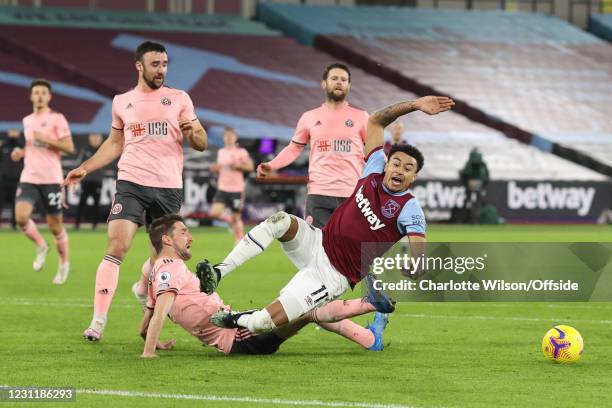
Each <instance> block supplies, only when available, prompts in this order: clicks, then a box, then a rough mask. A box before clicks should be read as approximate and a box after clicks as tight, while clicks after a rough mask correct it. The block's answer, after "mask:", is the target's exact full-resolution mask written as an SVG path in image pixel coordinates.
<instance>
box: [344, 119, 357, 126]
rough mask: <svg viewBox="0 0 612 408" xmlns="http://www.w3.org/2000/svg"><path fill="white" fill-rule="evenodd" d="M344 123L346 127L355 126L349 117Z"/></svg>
mask: <svg viewBox="0 0 612 408" xmlns="http://www.w3.org/2000/svg"><path fill="white" fill-rule="evenodd" d="M344 124H345V125H346V127H353V126H355V124H354V123H353V121H352V120H350V119H347V120H346V122H344Z"/></svg>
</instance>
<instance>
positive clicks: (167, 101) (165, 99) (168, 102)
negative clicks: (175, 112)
mask: <svg viewBox="0 0 612 408" xmlns="http://www.w3.org/2000/svg"><path fill="white" fill-rule="evenodd" d="M161 103H162V105H164V106H169V105H170V104H171V103H172V102H171V101H170V99H168V98H166V97H165V96H164V97H163V98H162V100H161Z"/></svg>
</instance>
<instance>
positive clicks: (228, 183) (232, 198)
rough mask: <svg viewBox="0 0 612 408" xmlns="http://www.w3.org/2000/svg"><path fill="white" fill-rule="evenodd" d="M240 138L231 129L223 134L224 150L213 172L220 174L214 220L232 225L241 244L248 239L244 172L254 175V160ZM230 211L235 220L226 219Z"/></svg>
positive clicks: (218, 154)
mask: <svg viewBox="0 0 612 408" xmlns="http://www.w3.org/2000/svg"><path fill="white" fill-rule="evenodd" d="M237 142H238V135H237V134H236V131H235V130H234V129H232V128H230V127H227V128H225V132H224V133H223V143H224V147H223V148H222V149H220V150H219V152H218V153H217V163H215V164H213V165H211V166H210V170H211V171H213V172H217V173H219V179H218V180H217V193H216V194H215V197H214V198H213V205H212V208H211V209H210V216H211V217H212V218H217V219H220V220H224V221H228V222H229V224H230V226H231V228H232V231H233V232H234V240H235V241H236V242H238V241H240V240H241V239H242V237H243V236H244V224H243V223H242V207H243V205H244V172H250V171H253V169H254V166H253V160H251V157H250V156H249V152H247V151H246V149H244V148H242V147H239V146H238V144H237ZM226 208H229V210H230V211H231V213H232V214H231V216H230V218H229V219H226V218H224V215H225V209H226Z"/></svg>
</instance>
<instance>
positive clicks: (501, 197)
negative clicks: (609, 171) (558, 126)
mask: <svg viewBox="0 0 612 408" xmlns="http://www.w3.org/2000/svg"><path fill="white" fill-rule="evenodd" d="M413 193H414V195H415V196H416V198H417V199H418V200H419V202H420V204H421V206H422V207H423V209H424V211H425V216H426V217H427V219H428V220H429V221H444V220H448V219H450V216H451V211H452V209H453V208H463V206H464V203H465V199H466V195H465V188H464V187H463V185H461V183H459V182H458V181H447V180H421V181H418V182H417V184H416V185H415V186H414V188H413ZM484 201H485V203H486V204H491V205H493V206H495V207H496V208H497V211H498V212H499V215H500V216H501V217H504V218H505V219H506V220H508V221H510V222H512V221H515V222H520V221H533V222H585V223H592V222H596V221H597V219H598V218H599V216H600V215H601V213H602V212H603V211H605V210H606V209H609V208H611V207H612V203H611V201H612V182H583V181H513V180H509V181H492V182H490V183H489V186H488V187H487V192H486V195H485V198H484Z"/></svg>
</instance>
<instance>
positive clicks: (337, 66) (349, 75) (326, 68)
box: [323, 62, 351, 82]
mask: <svg viewBox="0 0 612 408" xmlns="http://www.w3.org/2000/svg"><path fill="white" fill-rule="evenodd" d="M334 68H339V69H343V70H345V71H346V73H347V74H348V81H349V82H351V71H350V70H349V67H347V66H346V65H344V64H342V63H340V62H334V63H333V64H329V65H328V66H327V67H325V71H323V80H324V81H326V80H327V77H328V76H329V71H331V70H332V69H334Z"/></svg>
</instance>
